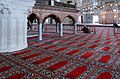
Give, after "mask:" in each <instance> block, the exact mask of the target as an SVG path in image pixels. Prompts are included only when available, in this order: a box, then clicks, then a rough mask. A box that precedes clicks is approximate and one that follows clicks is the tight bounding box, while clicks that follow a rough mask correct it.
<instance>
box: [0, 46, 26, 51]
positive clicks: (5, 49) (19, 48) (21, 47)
mask: <svg viewBox="0 0 120 79" xmlns="http://www.w3.org/2000/svg"><path fill="white" fill-rule="evenodd" d="M27 46H28V45H24V46H19V47H13V48H2V49H0V53H5V52H14V51H19V50H22V49H25V48H27Z"/></svg>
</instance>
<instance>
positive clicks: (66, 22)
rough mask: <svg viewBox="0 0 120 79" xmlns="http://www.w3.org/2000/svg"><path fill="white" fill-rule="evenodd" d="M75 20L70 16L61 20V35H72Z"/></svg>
mask: <svg viewBox="0 0 120 79" xmlns="http://www.w3.org/2000/svg"><path fill="white" fill-rule="evenodd" d="M74 25H75V20H74V18H73V17H72V16H70V15H69V16H66V17H65V18H64V19H63V33H74Z"/></svg>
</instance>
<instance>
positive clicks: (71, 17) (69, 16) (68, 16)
mask: <svg viewBox="0 0 120 79" xmlns="http://www.w3.org/2000/svg"><path fill="white" fill-rule="evenodd" d="M65 18H69V19H71V20H72V21H73V25H74V23H75V19H74V17H73V16H71V15H67V16H65V17H64V18H63V20H62V22H63V21H64V19H65Z"/></svg>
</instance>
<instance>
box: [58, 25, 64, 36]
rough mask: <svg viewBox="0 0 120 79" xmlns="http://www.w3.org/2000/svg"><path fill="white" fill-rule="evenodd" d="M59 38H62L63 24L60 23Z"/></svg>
mask: <svg viewBox="0 0 120 79" xmlns="http://www.w3.org/2000/svg"><path fill="white" fill-rule="evenodd" d="M59 33H60V36H63V23H60V31H59Z"/></svg>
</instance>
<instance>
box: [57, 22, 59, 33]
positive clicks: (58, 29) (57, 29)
mask: <svg viewBox="0 0 120 79" xmlns="http://www.w3.org/2000/svg"><path fill="white" fill-rule="evenodd" d="M56 33H59V23H56Z"/></svg>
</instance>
